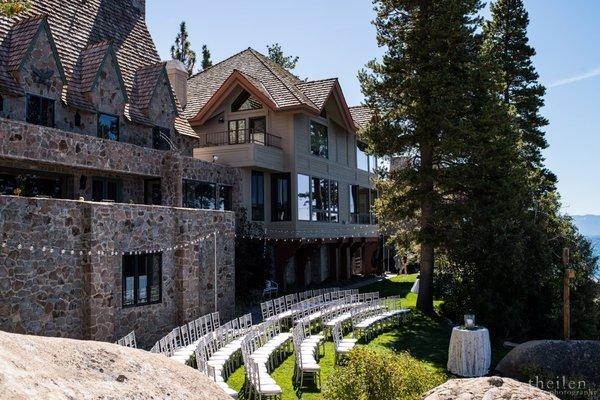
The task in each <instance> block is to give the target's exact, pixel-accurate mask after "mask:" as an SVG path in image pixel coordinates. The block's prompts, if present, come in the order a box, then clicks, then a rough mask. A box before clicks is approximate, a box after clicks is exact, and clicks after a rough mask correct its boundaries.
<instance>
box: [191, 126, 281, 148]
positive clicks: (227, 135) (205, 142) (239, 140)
mask: <svg viewBox="0 0 600 400" xmlns="http://www.w3.org/2000/svg"><path fill="white" fill-rule="evenodd" d="M199 136H200V146H201V147H215V146H229V145H234V144H246V143H254V144H260V145H263V146H269V147H276V148H278V149H281V137H280V136H276V135H273V134H270V133H267V132H256V131H253V130H250V129H240V130H235V131H226V132H211V133H202V134H200V135H199Z"/></svg>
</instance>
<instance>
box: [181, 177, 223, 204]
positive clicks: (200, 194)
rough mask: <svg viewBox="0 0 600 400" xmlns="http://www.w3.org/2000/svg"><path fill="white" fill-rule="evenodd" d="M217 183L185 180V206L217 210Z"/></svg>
mask: <svg viewBox="0 0 600 400" xmlns="http://www.w3.org/2000/svg"><path fill="white" fill-rule="evenodd" d="M216 204H217V185H216V184H215V183H209V182H197V181H191V180H187V179H184V180H183V206H184V207H186V208H197V209H203V210H215V209H216V208H217V207H216Z"/></svg>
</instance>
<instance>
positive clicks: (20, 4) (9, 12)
mask: <svg viewBox="0 0 600 400" xmlns="http://www.w3.org/2000/svg"><path fill="white" fill-rule="evenodd" d="M30 6H31V5H30V4H29V2H28V1H21V0H0V15H4V16H6V17H13V16H15V15H16V14H20V13H22V12H25V11H27V10H28V9H29V7H30Z"/></svg>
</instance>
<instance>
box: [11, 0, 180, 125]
mask: <svg viewBox="0 0 600 400" xmlns="http://www.w3.org/2000/svg"><path fill="white" fill-rule="evenodd" d="M28 3H29V4H30V8H29V10H28V11H27V12H25V13H22V14H18V15H16V16H15V17H13V18H7V17H0V90H2V91H3V92H7V93H15V94H22V92H23V90H22V89H21V88H20V86H19V85H18V84H17V82H15V81H14V79H12V78H11V75H10V74H9V69H8V67H7V66H8V65H10V68H14V65H16V64H17V62H18V60H19V59H20V58H23V55H22V54H24V53H23V52H24V51H25V53H26V49H25V50H24V48H25V46H26V45H25V44H24V43H29V42H31V40H29V42H28V39H29V38H31V37H32V34H33V32H34V31H35V26H36V23H37V24H38V26H41V24H43V23H46V24H47V25H48V26H49V27H51V29H52V32H51V37H52V38H53V40H54V43H55V45H56V49H57V50H58V56H59V57H58V58H60V62H62V68H63V69H64V76H65V77H66V81H67V82H69V84H70V83H71V80H72V78H73V76H74V75H75V73H76V66H77V63H78V61H79V59H80V57H81V54H82V52H84V51H85V50H86V49H88V50H90V49H89V47H90V46H91V45H93V44H98V43H101V42H105V41H111V43H112V47H113V51H114V54H115V56H116V59H117V61H118V63H117V65H118V67H119V68H120V72H121V76H122V79H123V83H124V85H125V89H126V96H127V97H128V98H130V99H131V95H132V91H133V86H134V80H135V77H136V73H137V72H138V71H139V70H141V69H144V68H146V67H149V68H151V67H153V66H156V65H157V64H158V63H160V61H161V59H160V57H159V55H158V52H157V51H156V47H155V45H154V42H153V40H152V37H151V36H150V33H149V32H148V28H147V26H146V21H145V9H144V7H143V2H141V1H140V0H85V1H83V0H29V1H28ZM44 21H45V22H44ZM21 24H22V26H21ZM13 28H18V31H17V34H16V35H13V34H11V30H13ZM48 32H50V30H48ZM11 36H12V37H11ZM52 38H51V40H52ZM11 40H12V41H13V42H14V46H11ZM90 51H91V50H90ZM97 51H98V52H99V53H101V49H97ZM96 62H97V59H94V58H93V57H92V60H91V61H90V63H89V68H90V71H91V70H94V69H95V63H96ZM11 79H12V80H11ZM90 79H92V78H91V75H90ZM88 84H89V81H86V80H85V79H84V81H83V84H82V85H83V86H84V87H87V85H88ZM74 93H75V94H73V92H72V93H68V91H66V90H65V91H63V99H67V98H69V99H70V100H68V101H69V104H73V103H77V104H79V107H86V106H90V105H89V104H87V105H86V104H85V102H86V101H85V99H83V98H82V96H81V95H80V94H77V93H78V92H74ZM141 97H144V96H141ZM175 103H176V100H175ZM177 109H178V110H180V107H178V108H177ZM190 129H191V127H190Z"/></svg>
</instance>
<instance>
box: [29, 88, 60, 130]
mask: <svg viewBox="0 0 600 400" xmlns="http://www.w3.org/2000/svg"><path fill="white" fill-rule="evenodd" d="M32 98H35V99H38V100H39V101H40V111H41V110H42V101H49V102H50V103H52V124H51V125H45V124H41V123H40V122H39V121H38V122H32V121H29V100H31V99H32ZM39 117H41V115H39V116H38V119H39ZM25 122H27V123H29V124H33V125H38V126H45V127H47V128H54V127H56V99H52V98H50V97H45V96H40V95H38V94H33V93H27V95H26V96H25Z"/></svg>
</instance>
